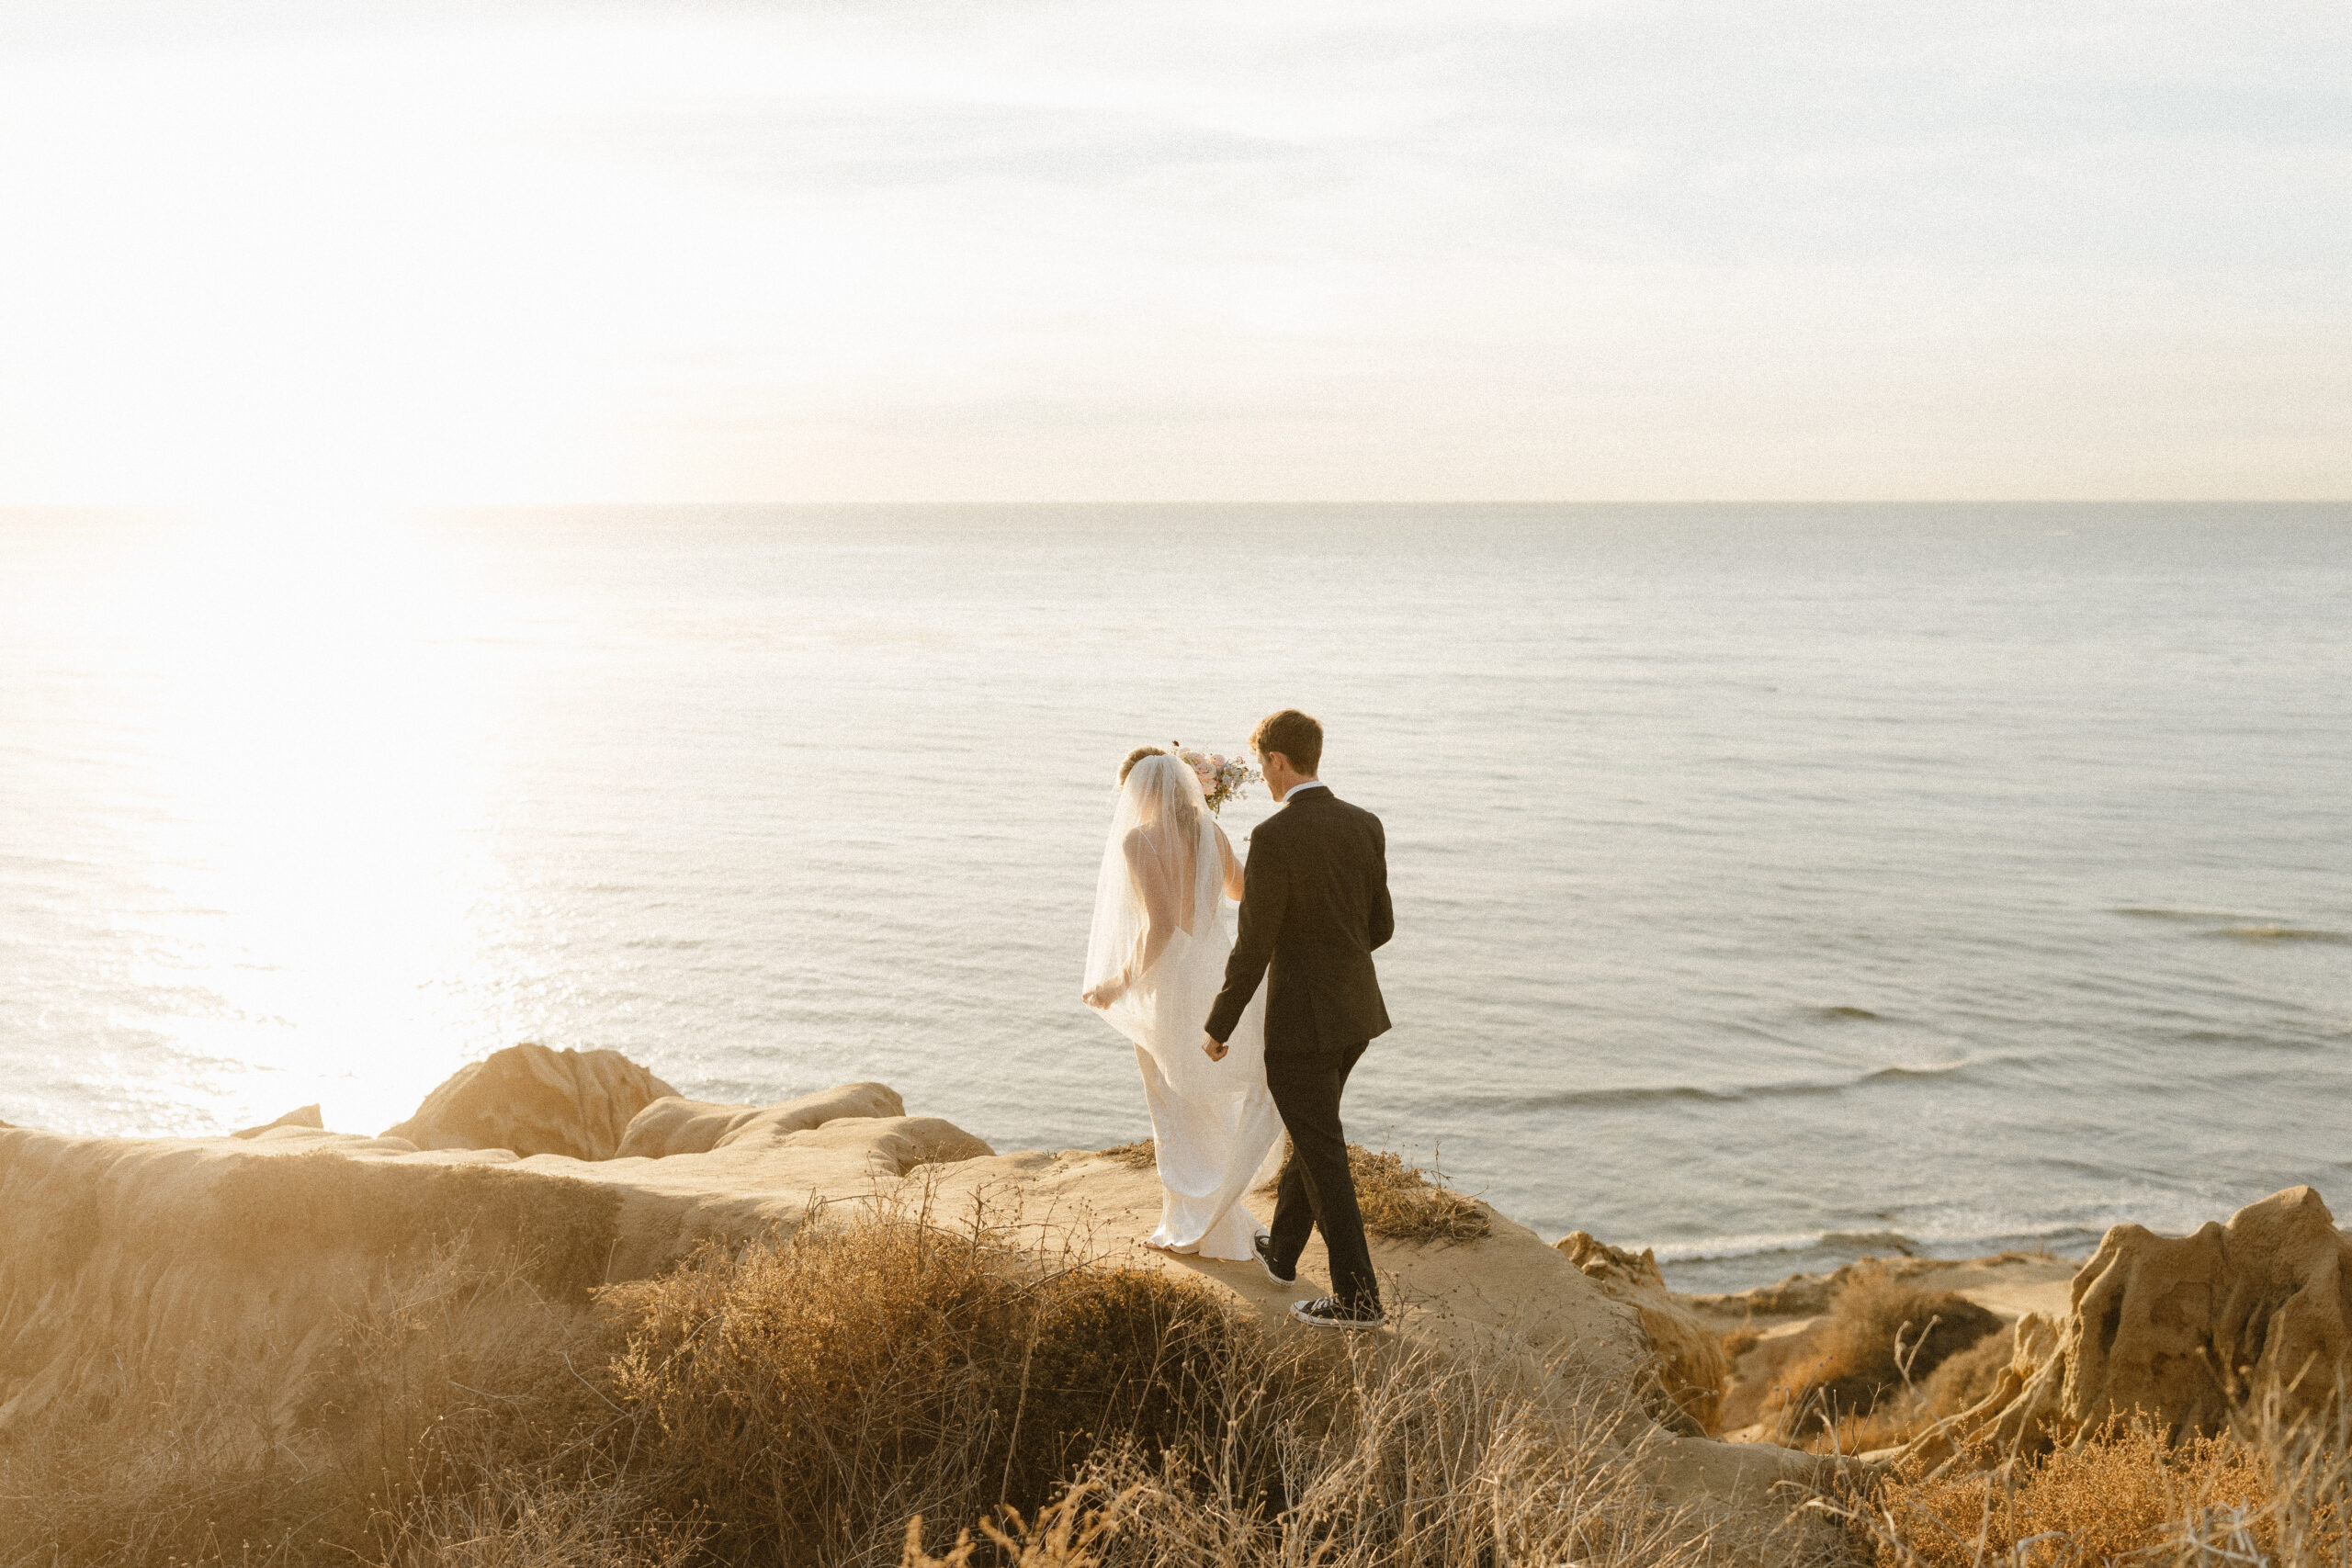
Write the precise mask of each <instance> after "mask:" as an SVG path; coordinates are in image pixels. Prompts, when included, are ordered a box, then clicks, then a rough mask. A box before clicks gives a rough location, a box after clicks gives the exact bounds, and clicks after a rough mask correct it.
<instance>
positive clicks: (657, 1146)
mask: <svg viewBox="0 0 2352 1568" xmlns="http://www.w3.org/2000/svg"><path fill="white" fill-rule="evenodd" d="M906 1113H907V1106H906V1101H904V1100H900V1099H899V1094H898V1091H897V1090H896V1089H891V1088H890V1087H889V1086H888V1084H878V1083H850V1084H842V1086H841V1087H840V1088H838V1089H825V1090H823V1091H821V1092H820V1093H817V1094H811V1095H805V1096H803V1097H802V1098H800V1099H798V1100H786V1101H784V1102H783V1103H782V1104H780V1105H722V1104H720V1103H718V1102H717V1101H715V1100H687V1099H684V1098H683V1097H681V1096H678V1095H674V1094H673V1095H670V1096H667V1097H666V1098H664V1099H661V1100H655V1101H654V1102H653V1103H652V1104H650V1105H649V1106H647V1107H646V1108H645V1109H644V1110H642V1111H639V1112H638V1113H637V1114H636V1116H635V1117H633V1118H631V1119H630V1122H629V1124H628V1131H627V1132H626V1133H624V1134H622V1136H621V1142H620V1147H619V1149H618V1150H617V1151H616V1154H615V1156H614V1157H615V1158H616V1159H631V1158H636V1157H639V1156H642V1157H644V1158H646V1159H667V1158H669V1157H670V1156H673V1155H705V1154H708V1153H709V1152H710V1151H711V1150H713V1149H718V1148H731V1147H733V1146H735V1145H739V1144H746V1143H752V1142H770V1141H773V1140H774V1139H775V1138H777V1137H780V1136H782V1135H783V1134H786V1133H799V1132H805V1131H807V1130H808V1129H809V1128H810V1127H821V1126H823V1125H824V1124H825V1123H826V1122H837V1121H840V1120H841V1119H842V1117H845V1116H865V1117H873V1116H904V1115H905V1114H906ZM979 1152H980V1153H983V1154H985V1153H990V1152H993V1151H990V1150H988V1149H986V1148H983V1149H981V1150H980V1151H979Z"/></svg>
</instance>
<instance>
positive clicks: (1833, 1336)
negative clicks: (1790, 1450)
mask: <svg viewBox="0 0 2352 1568" xmlns="http://www.w3.org/2000/svg"><path fill="white" fill-rule="evenodd" d="M1830 1313H1831V1321H1830V1324H1829V1327H1828V1329H1827V1332H1826V1335H1825V1336H1824V1339H1823V1344H1822V1347H1821V1348H1820V1349H1819V1350H1818V1351H1816V1352H1815V1353H1814V1354H1813V1355H1811V1356H1808V1357H1805V1358H1804V1359H1801V1360H1799V1361H1798V1362H1797V1363H1796V1364H1795V1365H1793V1366H1792V1367H1790V1368H1789V1369H1788V1371H1785V1372H1784V1373H1782V1374H1781V1381H1780V1384H1779V1386H1778V1387H1777V1388H1775V1389H1774V1391H1773V1393H1772V1395H1771V1407H1772V1409H1773V1411H1774V1413H1775V1418H1776V1420H1777V1421H1778V1423H1779V1425H1780V1427H1781V1430H1782V1431H1783V1432H1784V1433H1786V1434H1789V1435H1791V1436H1804V1435H1813V1436H1815V1438H1819V1436H1820V1435H1822V1434H1830V1435H1831V1440H1830V1442H1828V1443H1825V1444H1822V1445H1821V1446H1825V1447H1827V1446H1834V1447H1835V1448H1836V1449H1837V1450H1838V1451H1840V1452H1846V1453H1853V1452H1867V1451H1869V1450H1871V1449H1874V1448H1880V1447H1884V1446H1887V1445H1889V1444H1891V1443H1894V1442H1900V1441H1902V1440H1904V1438H1907V1437H1908V1436H1909V1435H1910V1433H1911V1431H1912V1430H1915V1429H1916V1426H1917V1417H1916V1416H1914V1415H1913V1414H1912V1407H1913V1406H1914V1405H1915V1404H1916V1402H1915V1401H1913V1400H1911V1399H1909V1398H1907V1397H1906V1395H1907V1394H1908V1392H1909V1390H1910V1389H1911V1387H1912V1386H1913V1385H1914V1384H1916V1383H1917V1382H1924V1381H1927V1380H1928V1379H1930V1378H1931V1377H1932V1376H1933V1374H1934V1373H1935V1372H1936V1371H1938V1370H1939V1369H1940V1368H1941V1367H1942V1366H1943V1365H1944V1364H1945V1363H1946V1362H1948V1361H1950V1360H1951V1359H1952V1358H1954V1357H1956V1356H1959V1355H1962V1353H1964V1352H1966V1351H1968V1350H1970V1349H1972V1348H1973V1347H1975V1346H1976V1345H1978V1344H1979V1343H1981V1342H1982V1341H1984V1340H1985V1338H1987V1337H1995V1336H1996V1333H1997V1331H1998V1330H1999V1328H2000V1327H2001V1320H2000V1318H1999V1317H1998V1316H1997V1315H1996V1314H1993V1313H1991V1312H1989V1311H1987V1310H1986V1309H1985V1308H1984V1307H1981V1306H1979V1305H1977V1304H1976V1303H1974V1302H1972V1301H1970V1300H1969V1299H1968V1298H1967V1297H1965V1296H1962V1295H1959V1294H1956V1293H1954V1292H1938V1291H1924V1290H1920V1289H1918V1288H1917V1287H1916V1286H1912V1285H1906V1284H1905V1283H1904V1282H1902V1281H1901V1280H1896V1279H1894V1278H1892V1277H1891V1276H1889V1275H1887V1274H1885V1273H1883V1272H1870V1273H1864V1274H1860V1275H1858V1276H1856V1277H1855V1278H1854V1279H1852V1280H1849V1282H1848V1283H1847V1284H1846V1285H1844V1286H1843V1287H1841V1288H1840V1289H1839V1290H1838V1293H1837V1295H1836V1297H1835V1298H1833V1299H1832V1301H1831V1303H1830ZM1883 1406H1893V1407H1894V1408H1887V1409H1884V1410H1883V1408H1882V1407H1883Z"/></svg>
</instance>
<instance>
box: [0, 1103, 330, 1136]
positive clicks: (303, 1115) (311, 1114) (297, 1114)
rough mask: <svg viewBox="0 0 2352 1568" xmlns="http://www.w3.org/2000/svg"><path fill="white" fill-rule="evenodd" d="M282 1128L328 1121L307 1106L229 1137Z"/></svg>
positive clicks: (315, 1128)
mask: <svg viewBox="0 0 2352 1568" xmlns="http://www.w3.org/2000/svg"><path fill="white" fill-rule="evenodd" d="M6 1124H7V1123H6V1122H0V1126H6ZM280 1127H307V1128H309V1129H310V1130H311V1131H312V1132H321V1131H323V1130H324V1129H325V1127H326V1120H325V1118H323V1117H322V1116H321V1115H320V1114H319V1108H318V1107H317V1106H315V1105H305V1106H303V1107H301V1108H300V1109H299V1110H295V1111H288V1112H287V1113H286V1114H285V1115H283V1116H280V1117H279V1118H278V1119H277V1121H275V1122H262V1123H260V1124H259V1125H258V1126H253V1127H240V1128H239V1129H237V1131H235V1132H233V1133H232V1134H229V1136H231V1137H232V1138H258V1137H260V1136H261V1135H262V1134H264V1133H274V1132H276V1131H277V1129H278V1128H280Z"/></svg>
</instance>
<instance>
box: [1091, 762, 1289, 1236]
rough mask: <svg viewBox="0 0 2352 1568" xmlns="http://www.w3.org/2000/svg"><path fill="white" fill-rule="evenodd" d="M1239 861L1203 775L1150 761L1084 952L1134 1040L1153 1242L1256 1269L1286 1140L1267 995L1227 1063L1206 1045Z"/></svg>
mask: <svg viewBox="0 0 2352 1568" xmlns="http://www.w3.org/2000/svg"><path fill="white" fill-rule="evenodd" d="M1232 855H1233V852H1232V849H1231V847H1230V846H1229V845H1228V844H1227V841H1226V838H1225V835H1224V833H1223V832H1222V831H1221V830H1220V829H1218V828H1217V825H1216V818H1213V817H1212V816H1211V815H1210V814H1209V810H1208V807H1207V806H1206V804H1205V803H1204V801H1203V799H1202V796H1201V785H1200V781H1199V780H1198V779H1197V778H1195V777H1194V776H1193V770H1192V769H1191V768H1189V767H1187V766H1185V765H1184V764H1183V763H1182V762H1181V761H1177V760H1176V759H1175V758H1174V757H1167V756H1158V757H1146V758H1144V759H1142V760H1141V761H1138V762H1137V763H1136V766H1135V769H1134V771H1133V772H1131V773H1129V774H1128V775H1127V782H1126V784H1125V785H1124V786H1123V787H1122V788H1121V790H1120V793H1119V806H1118V809H1117V810H1116V811H1115V812H1114V814H1113V817H1112V822H1111V838H1110V842H1109V844H1108V845H1107V846H1106V847H1105V849H1104V851H1103V868H1102V874H1101V877H1100V880H1099V881H1098V882H1097V884H1096V887H1095V897H1094V928H1093V932H1092V935H1091V939H1090V940H1089V942H1088V943H1087V959H1086V991H1087V995H1088V996H1089V997H1098V996H1099V995H1100V993H1102V992H1103V990H1104V989H1105V988H1108V989H1110V990H1111V991H1112V992H1114V994H1113V995H1112V996H1111V997H1110V998H1108V1001H1107V1005H1104V1006H1103V1007H1102V1012H1103V1017H1104V1018H1105V1019H1106V1020H1108V1021H1109V1022H1110V1023H1111V1025H1112V1027H1113V1028H1114V1029H1116V1030H1117V1031H1118V1032H1120V1033H1122V1034H1124V1035H1125V1036H1126V1037H1127V1038H1128V1039H1129V1040H1131V1041H1133V1042H1135V1047H1136V1066H1137V1067H1139V1068H1140V1069H1141V1070H1142V1073H1143V1092H1144V1099H1145V1101H1146V1102H1147V1103H1148V1105H1149V1106H1150V1107H1151V1131H1152V1138H1153V1141H1154V1143H1155V1144H1156V1145H1157V1148H1158V1154H1159V1185H1160V1193H1161V1196H1160V1205H1159V1229H1157V1230H1155V1231H1154V1232H1153V1233H1152V1235H1151V1238H1150V1244H1151V1245H1152V1246H1154V1247H1166V1248H1168V1249H1169V1250H1170V1251H1173V1252H1190V1253H1197V1254H1199V1255H1200V1256H1201V1257H1203V1258H1231V1259H1236V1260H1246V1259H1248V1258H1252V1257H1254V1256H1256V1254H1255V1251H1254V1249H1253V1244H1254V1243H1255V1242H1256V1240H1257V1238H1258V1237H1259V1236H1260V1235H1262V1234H1264V1229H1265V1227H1264V1226H1262V1225H1261V1224H1259V1223H1258V1221H1257V1217H1256V1216H1255V1215H1253V1214H1251V1213H1250V1211H1249V1209H1248V1207H1247V1206H1245V1205H1244V1204H1243V1202H1242V1201H1241V1200H1242V1196H1243V1194H1244V1193H1246V1192H1248V1191H1249V1190H1250V1183H1251V1180H1252V1179H1253V1178H1255V1177H1256V1176H1257V1175H1258V1172H1259V1168H1260V1166H1261V1165H1262V1164H1263V1163H1264V1162H1265V1161H1266V1158H1267V1156H1268V1155H1269V1154H1270V1153H1271V1152H1272V1149H1273V1146H1274V1143H1275V1140H1276V1139H1277V1138H1279V1137H1280V1136H1281V1135H1282V1117H1281V1116H1280V1114H1279V1113H1277V1112H1276V1111H1275V1110H1274V1101H1273V1097H1272V1095H1271V1094H1270V1093H1268V1092H1267V1089H1266V993H1265V990H1264V988H1263V987H1261V988H1260V989H1259V992H1258V994H1257V996H1256V997H1255V998H1252V999H1251V1001H1250V1006H1249V1008H1248V1009H1247V1010H1245V1011H1244V1012H1243V1013H1242V1015H1241V1022H1240V1024H1239V1025H1238V1027H1237V1028H1236V1029H1235V1030H1234V1032H1233V1038H1232V1039H1230V1040H1228V1041H1227V1042H1226V1043H1227V1047H1228V1049H1227V1053H1226V1056H1225V1059H1224V1060H1223V1061H1220V1062H1212V1061H1210V1060H1209V1058H1208V1055H1207V1054H1206V1053H1205V1052H1204V1051H1203V1050H1202V1049H1201V1038H1202V1032H1203V1025H1204V1024H1205V1023H1206V1022H1207V1021H1208V1016H1209V1009H1210V1007H1211V1006H1212V1005H1213V1004H1214V1003H1215V1002H1216V995H1217V991H1218V989H1219V988H1220V987H1222V986H1223V985H1224V983H1225V961H1226V957H1227V954H1228V953H1231V952H1232V949H1233V924H1232V919H1233V917H1232V914H1231V912H1230V909H1229V907H1228V905H1227V900H1226V885H1227V878H1228V874H1230V873H1238V865H1237V864H1236V863H1235V862H1234V861H1233V858H1232Z"/></svg>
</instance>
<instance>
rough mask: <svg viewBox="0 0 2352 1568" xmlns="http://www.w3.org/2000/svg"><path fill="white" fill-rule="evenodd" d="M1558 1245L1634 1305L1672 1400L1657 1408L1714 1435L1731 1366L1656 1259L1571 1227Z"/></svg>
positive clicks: (1680, 1424)
mask: <svg viewBox="0 0 2352 1568" xmlns="http://www.w3.org/2000/svg"><path fill="white" fill-rule="evenodd" d="M1557 1246H1558V1250H1559V1251H1560V1252H1561V1253H1562V1254H1563V1255H1564V1256H1565V1257H1566V1258H1567V1260H1568V1261H1569V1262H1571V1263H1573V1264H1575V1265H1576V1266H1577V1271H1578V1272H1579V1273H1581V1274H1582V1275H1583V1276H1584V1277H1585V1278H1586V1279H1588V1280H1591V1281H1592V1282H1593V1283H1594V1284H1596V1285H1598V1286H1600V1290H1601V1293H1602V1294H1604V1295H1606V1296H1608V1297H1609V1298H1610V1299H1611V1300H1612V1301H1618V1302H1623V1303H1625V1304H1626V1305H1628V1306H1630V1307H1632V1308H1633V1309H1634V1313H1635V1314H1636V1315H1637V1316H1638V1317H1639V1319H1640V1322H1641V1325H1642V1337H1644V1338H1645V1339H1646V1340H1647V1341H1648V1342H1649V1347H1650V1353H1651V1357H1652V1365H1653V1370H1654V1371H1656V1373H1657V1380H1658V1384H1659V1387H1660V1388H1661V1389H1662V1390H1663V1391H1664V1392H1665V1393H1666V1395H1667V1397H1668V1399H1669V1400H1671V1401H1672V1402H1673V1409H1672V1411H1671V1412H1661V1415H1663V1416H1667V1424H1668V1425H1669V1426H1670V1427H1674V1428H1676V1429H1677V1430H1679V1431H1680V1432H1681V1433H1682V1434H1683V1435H1684V1436H1686V1437H1712V1436H1713V1435H1714V1434H1715V1433H1716V1432H1718V1431H1721V1430H1722V1429H1723V1397H1724V1379H1725V1377H1726V1376H1727V1374H1728V1373H1729V1371H1730V1366H1729V1363H1728V1362H1727V1361H1726V1360H1725V1359H1724V1351H1723V1344H1722V1341H1721V1339H1720V1337H1718V1336H1717V1335H1716V1333H1715V1332H1714V1331H1713V1329H1711V1328H1709V1327H1708V1326H1707V1325H1704V1324H1702V1322H1700V1321H1699V1317H1698V1314H1695V1313H1693V1312H1691V1310H1690V1309H1689V1308H1688V1307H1685V1306H1684V1305H1682V1303H1680V1302H1679V1301H1678V1300H1677V1299H1676V1298H1675V1297H1674V1295H1673V1294H1672V1293H1671V1292H1668V1290H1667V1288H1666V1276H1665V1275H1664V1274H1663V1273H1661V1272H1660V1271H1659V1269H1658V1266H1657V1256H1656V1255H1655V1254H1653V1253H1651V1252H1648V1251H1646V1250H1645V1251H1643V1252H1641V1253H1639V1254H1638V1255H1637V1254H1634V1253H1632V1252H1628V1251H1626V1250H1624V1249H1623V1248H1622V1247H1611V1246H1609V1245H1608V1244H1607V1243H1605V1242H1600V1241H1596V1240H1594V1239H1593V1237H1592V1236H1590V1235H1588V1234H1587V1233H1585V1232H1583V1231H1570V1232H1569V1233H1568V1234H1567V1235H1566V1236H1565V1237H1563V1238H1562V1239H1561V1240H1560V1241H1559V1243H1558V1244H1557Z"/></svg>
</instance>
